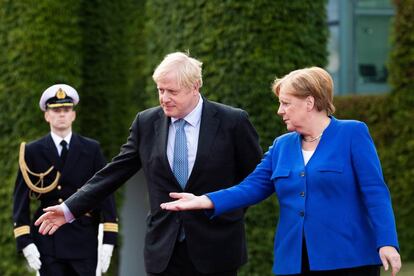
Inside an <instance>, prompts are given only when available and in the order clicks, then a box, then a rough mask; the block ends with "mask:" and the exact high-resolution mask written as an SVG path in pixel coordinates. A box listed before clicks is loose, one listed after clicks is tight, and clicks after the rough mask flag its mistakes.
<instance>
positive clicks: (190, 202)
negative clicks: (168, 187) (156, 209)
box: [160, 193, 214, 211]
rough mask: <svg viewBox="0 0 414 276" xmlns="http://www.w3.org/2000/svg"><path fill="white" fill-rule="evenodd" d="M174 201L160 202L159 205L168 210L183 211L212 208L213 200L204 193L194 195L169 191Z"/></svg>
mask: <svg viewBox="0 0 414 276" xmlns="http://www.w3.org/2000/svg"><path fill="white" fill-rule="evenodd" d="M170 197H171V198H175V199H176V200H175V201H171V202H166V203H161V205H160V207H161V209H164V210H169V211H185V210H197V209H213V208H214V205H213V202H212V201H211V200H210V199H209V198H208V197H207V196H205V195H202V196H195V195H193V194H190V193H170Z"/></svg>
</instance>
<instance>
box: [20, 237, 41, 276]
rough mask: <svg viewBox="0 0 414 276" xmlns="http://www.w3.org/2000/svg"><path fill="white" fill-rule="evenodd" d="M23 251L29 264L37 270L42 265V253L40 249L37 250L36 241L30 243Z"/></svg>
mask: <svg viewBox="0 0 414 276" xmlns="http://www.w3.org/2000/svg"><path fill="white" fill-rule="evenodd" d="M22 251H23V255H24V257H25V258H26V260H27V263H28V264H29V266H30V267H31V268H32V269H34V270H36V271H37V270H39V269H40V267H41V266H42V262H41V261H40V253H39V250H37V247H36V245H35V244H34V243H30V244H29V245H27V246H26V247H25V248H23V250H22Z"/></svg>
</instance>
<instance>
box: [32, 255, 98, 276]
mask: <svg viewBox="0 0 414 276" xmlns="http://www.w3.org/2000/svg"><path fill="white" fill-rule="evenodd" d="M40 261H41V262H42V266H41V268H40V271H39V273H40V275H41V276H77V275H78V276H95V275H96V266H97V258H92V259H57V258H54V257H51V256H43V257H41V258H40Z"/></svg>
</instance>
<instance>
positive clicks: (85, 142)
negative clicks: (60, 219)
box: [13, 133, 117, 259]
mask: <svg viewBox="0 0 414 276" xmlns="http://www.w3.org/2000/svg"><path fill="white" fill-rule="evenodd" d="M25 160H26V163H27V165H28V168H29V169H30V170H31V171H32V172H35V173H39V172H45V171H46V170H48V169H49V168H50V167H51V166H54V169H53V171H52V172H51V173H50V174H49V175H48V176H47V177H46V178H45V186H47V185H49V184H50V183H51V182H52V181H53V180H54V179H55V177H56V172H57V171H59V172H60V173H61V178H60V180H59V183H58V186H57V187H56V188H55V189H54V190H52V191H51V192H49V193H46V194H41V195H39V194H36V195H37V196H38V200H39V203H40V204H39V206H38V207H39V208H38V209H37V210H36V211H35V214H34V216H33V219H31V218H30V216H31V215H30V198H29V192H30V190H29V188H28V186H27V185H26V183H25V181H24V179H23V178H22V174H21V171H20V170H19V173H18V176H17V179H16V186H15V191H14V202H13V220H14V228H15V234H16V233H17V235H15V236H16V241H17V249H18V250H19V251H20V250H22V249H23V248H24V247H26V246H27V245H28V244H29V243H33V242H34V243H35V244H36V246H37V247H38V249H39V251H40V253H41V255H49V256H53V257H56V258H65V259H80V258H96V254H97V237H98V225H99V222H100V220H101V217H100V215H101V211H102V215H103V221H104V222H109V223H111V225H113V224H112V223H117V222H116V221H117V218H116V209H115V204H114V198H113V196H109V197H108V198H107V199H105V200H104V201H103V202H102V203H101V204H98V205H96V206H97V207H96V208H94V206H91V208H89V209H88V210H87V212H89V213H88V214H87V215H83V216H81V217H80V219H79V220H77V221H75V222H73V223H71V224H67V225H64V226H62V227H61V228H60V229H59V230H58V231H57V232H56V233H55V234H54V235H51V236H49V235H46V236H43V235H40V234H39V233H38V227H35V226H34V225H33V222H34V221H35V220H36V219H37V218H38V217H39V216H40V215H41V214H42V213H43V211H42V208H45V207H48V206H52V205H55V204H59V203H60V202H62V201H63V200H65V199H67V198H68V197H70V196H71V195H72V194H74V193H75V192H76V191H77V190H78V189H79V188H80V187H82V185H83V184H84V183H85V182H86V181H87V180H88V179H89V178H91V177H92V176H93V175H94V173H95V172H97V171H98V170H99V169H101V168H102V167H103V166H104V165H105V163H106V162H105V159H104V157H103V155H102V153H101V150H100V147H99V144H98V142H96V141H94V140H92V139H89V138H85V137H82V136H80V135H77V134H75V133H73V134H72V138H71V141H70V148H69V152H68V156H67V159H66V162H65V165H64V167H62V165H63V164H62V162H61V160H60V157H59V155H58V152H57V149H56V146H55V144H54V143H53V139H52V137H51V135H50V134H49V135H47V136H45V137H43V138H41V139H39V140H36V141H34V142H32V143H29V144H27V145H26V150H25ZM37 181H38V178H37V179H36V178H32V182H33V183H36V182H37ZM92 209H93V210H92ZM85 213H86V212H85ZM29 227H30V228H31V229H30V231H29V230H28V229H29ZM25 229H27V231H26V230H25ZM16 230H17V231H16ZM112 230H113V229H112ZM116 235H117V233H116V232H114V231H105V232H104V243H109V244H115V242H116Z"/></svg>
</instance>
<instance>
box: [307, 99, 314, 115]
mask: <svg viewBox="0 0 414 276" xmlns="http://www.w3.org/2000/svg"><path fill="white" fill-rule="evenodd" d="M314 106H315V98H314V97H313V96H307V97H306V110H307V111H311V110H312V109H313V107H314Z"/></svg>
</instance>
